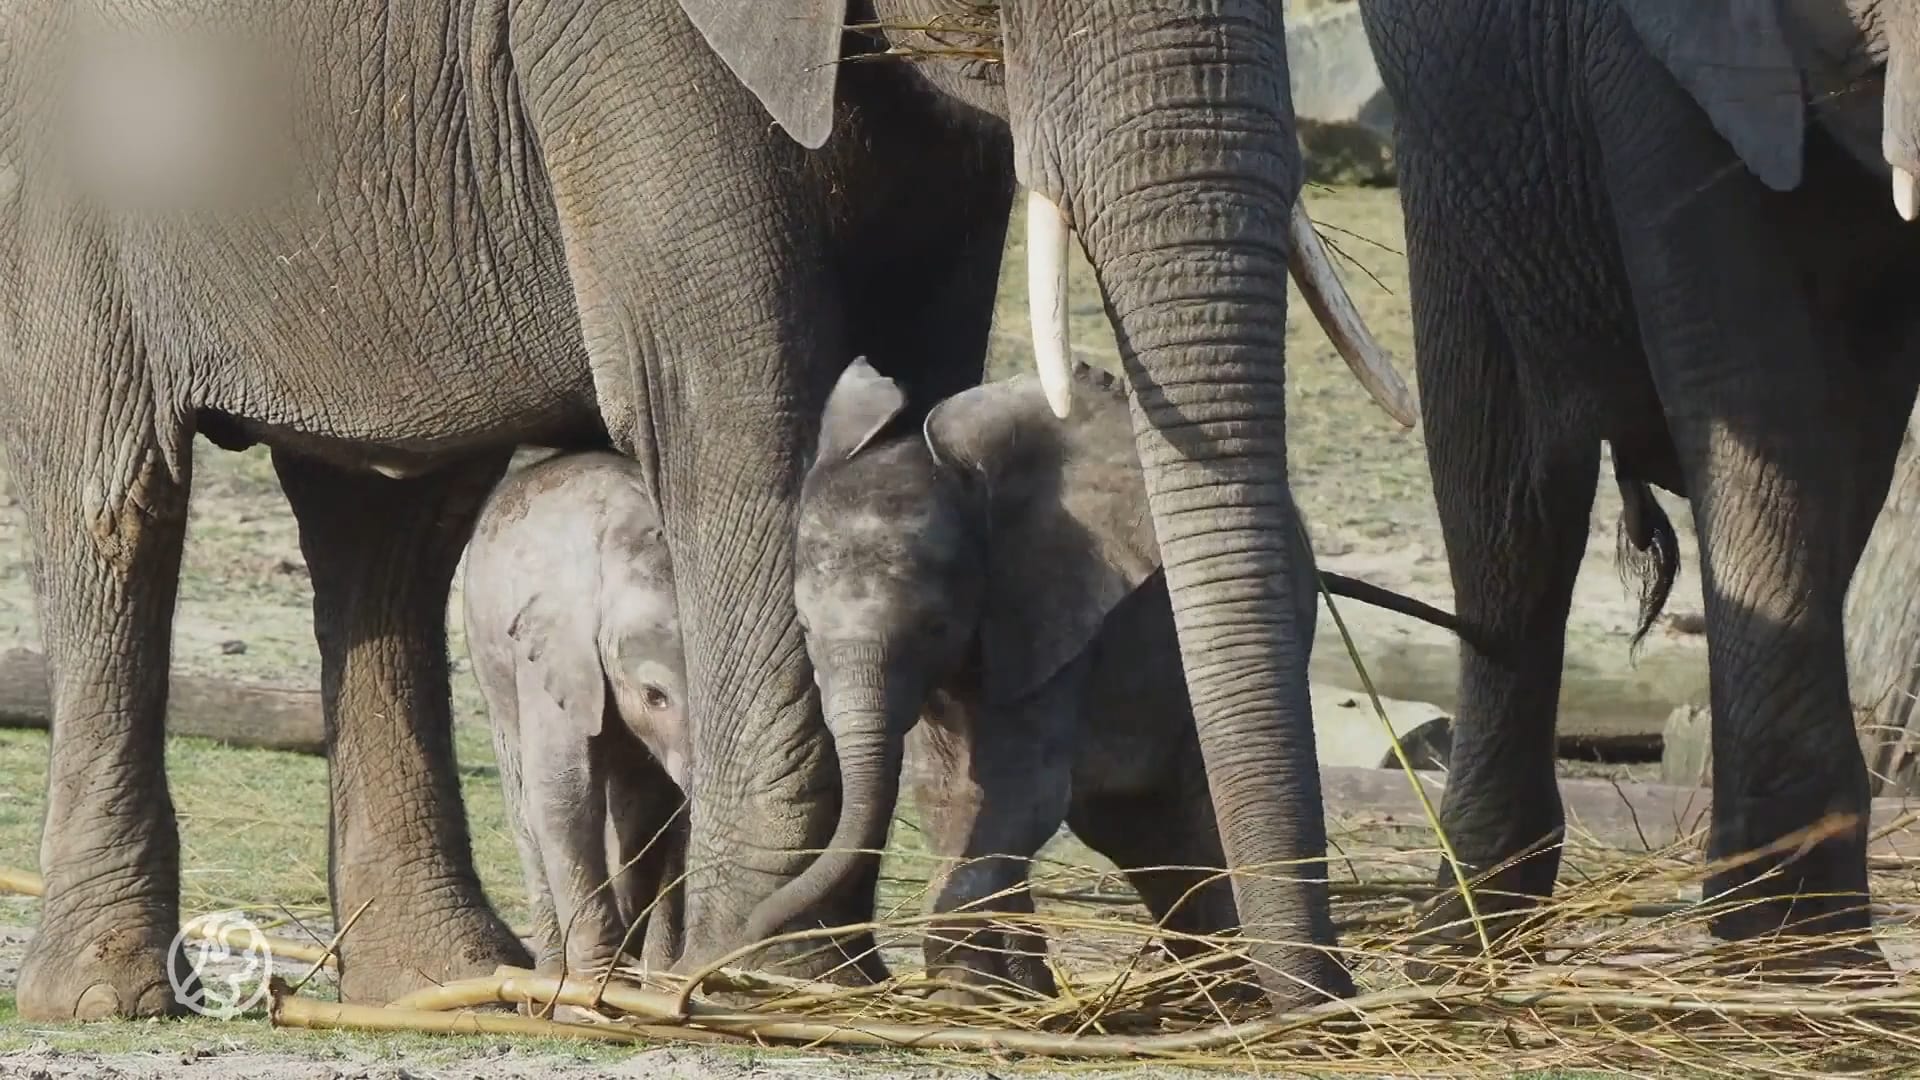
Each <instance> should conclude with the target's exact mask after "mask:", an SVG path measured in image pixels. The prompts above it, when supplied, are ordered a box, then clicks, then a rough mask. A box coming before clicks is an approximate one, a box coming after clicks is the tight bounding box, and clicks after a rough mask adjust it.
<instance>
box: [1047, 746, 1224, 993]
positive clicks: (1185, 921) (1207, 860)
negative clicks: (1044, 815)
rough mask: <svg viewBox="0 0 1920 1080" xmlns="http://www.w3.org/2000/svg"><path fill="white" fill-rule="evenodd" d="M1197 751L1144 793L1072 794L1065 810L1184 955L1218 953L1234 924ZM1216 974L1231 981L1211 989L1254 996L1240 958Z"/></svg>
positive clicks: (1166, 943) (1171, 949)
mask: <svg viewBox="0 0 1920 1080" xmlns="http://www.w3.org/2000/svg"><path fill="white" fill-rule="evenodd" d="M1199 751H1200V747H1199V745H1198V743H1194V744H1193V745H1192V746H1191V747H1190V748H1189V757H1190V758H1191V761H1192V765H1191V767H1190V768H1188V769H1185V770H1182V771H1181V775H1179V776H1178V777H1177V779H1176V782H1175V783H1172V784H1168V785H1166V786H1164V787H1161V788H1157V789H1153V790H1149V791H1142V792H1128V793H1115V794H1101V793H1091V794H1086V795H1078V794H1077V795H1076V796H1075V797H1074V800H1073V807H1072V809H1071V810H1070V811H1069V813H1068V815H1067V824H1068V825H1069V826H1070V827H1071V828H1072V829H1073V832H1074V835H1075V836H1078V837H1079V838H1080V839H1081V841H1083V842H1084V843H1085V844H1086V845H1087V846H1088V847H1090V848H1092V849H1093V850H1095V851H1097V852H1099V853H1100V854H1102V855H1104V856H1106V857H1107V858H1108V859H1111V860H1112V861H1113V864H1114V865H1115V866H1117V867H1119V868H1120V869H1121V870H1122V871H1123V872H1124V873H1125V874H1126V875H1127V880H1128V881H1130V882H1131V883H1132V884H1133V887H1134V890H1135V891H1136V892H1138V893H1139V894H1140V900H1141V902H1142V903H1144V904H1145V905H1146V907H1147V910H1148V911H1149V912H1150V913H1152V915H1153V919H1154V922H1155V924H1156V925H1158V926H1159V927H1160V928H1161V930H1162V931H1163V932H1164V933H1165V935H1166V936H1165V937H1164V938H1163V940H1162V942H1161V944H1162V945H1163V947H1164V948H1165V949H1166V951H1167V952H1168V953H1171V954H1172V955H1173V956H1175V957H1177V958H1179V959H1182V960H1192V959H1196V958H1200V957H1204V956H1206V955H1207V954H1208V953H1211V952H1217V951H1219V950H1220V948H1221V946H1222V945H1224V944H1225V943H1223V942H1221V941H1220V940H1219V939H1220V938H1221V937H1222V936H1224V935H1230V934H1233V933H1234V932H1236V931H1237V930H1238V929H1239V926H1240V919H1239V915H1238V913H1237V911H1236V910H1235V907H1234V902H1233V882H1232V879H1231V878H1229V877H1228V876H1227V870H1226V866H1227V856H1226V852H1225V850H1224V849H1223V848H1222V847H1221V844H1220V829H1219V826H1218V825H1217V824H1216V823H1215V821H1214V816H1213V800H1212V798H1211V797H1210V796H1209V794H1208V791H1207V774H1206V767H1205V765H1204V763H1203V762H1202V761H1201V760H1200V752H1199ZM1209 971H1210V973H1211V971H1212V969H1211V968H1209ZM1220 973H1221V974H1224V975H1226V977H1227V978H1228V979H1229V982H1228V983H1226V984H1225V986H1224V987H1222V988H1218V989H1210V990H1209V993H1210V994H1212V995H1214V996H1216V997H1218V996H1222V994H1224V995H1225V996H1229V997H1234V998H1244V999H1247V1000H1252V999H1253V998H1255V997H1257V996H1258V995H1259V994H1260V984H1259V981H1258V980H1257V979H1255V978H1251V977H1246V976H1251V975H1252V974H1253V972H1252V969H1251V968H1250V967H1248V966H1247V965H1246V964H1245V963H1244V962H1238V961H1236V962H1230V963H1229V964H1228V965H1227V966H1226V967H1225V968H1222V969H1220Z"/></svg>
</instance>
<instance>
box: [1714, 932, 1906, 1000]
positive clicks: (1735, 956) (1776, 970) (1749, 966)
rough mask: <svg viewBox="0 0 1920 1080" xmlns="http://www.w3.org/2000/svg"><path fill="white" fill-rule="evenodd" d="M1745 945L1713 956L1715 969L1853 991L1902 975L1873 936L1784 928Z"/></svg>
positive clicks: (1728, 974)
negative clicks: (1835, 937) (1827, 936)
mask: <svg viewBox="0 0 1920 1080" xmlns="http://www.w3.org/2000/svg"><path fill="white" fill-rule="evenodd" d="M1743 946H1744V947H1742V948H1740V949H1738V950H1737V951H1734V952H1732V953H1730V954H1729V955H1727V956H1726V957H1724V958H1722V959H1720V960H1718V961H1717V962H1715V963H1714V964H1713V965H1712V967H1713V970H1714V972H1715V974H1718V975H1720V976H1722V977H1729V978H1741V977H1745V978H1752V979H1759V980H1761V981H1763V982H1768V983H1777V984H1782V985H1788V986H1809V987H1816V986H1817V987H1821V988H1832V989H1838V990H1850V991H1858V990H1874V989H1881V988H1885V987H1889V986H1893V985H1896V984H1897V983H1898V982H1899V981H1900V976H1899V974H1898V973H1897V972H1895V971H1894V969H1893V965H1892V964H1890V963H1888V961H1887V957H1886V954H1884V953H1882V952H1881V951H1880V947H1879V946H1878V945H1876V944H1875V943H1874V942H1872V941H1871V940H1869V941H1865V942H1855V941H1843V942H1835V941H1823V940H1820V939H1817V938H1815V939H1810V938H1805V937H1800V936H1797V935H1786V934H1781V935H1775V936H1773V937H1769V938H1762V939H1757V940H1752V941H1747V942H1744V943H1743Z"/></svg>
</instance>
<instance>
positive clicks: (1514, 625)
mask: <svg viewBox="0 0 1920 1080" xmlns="http://www.w3.org/2000/svg"><path fill="white" fill-rule="evenodd" d="M1408 198H1409V200H1410V202H1409V212H1408V221H1409V225H1410V229H1411V232H1410V236H1409V248H1410V256H1411V266H1412V273H1413V291H1414V294H1415V295H1416V296H1418V297H1420V298H1421V300H1420V302H1419V303H1417V304H1416V305H1415V306H1414V335H1415V342H1416V349H1415V352H1416V355H1417V356H1418V358H1419V382H1420V397H1421V411H1422V414H1423V416H1424V417H1425V424H1424V428H1425V430H1426V432H1427V464H1428V468H1429V470H1430V471H1431V473H1432V476H1433V489H1434V499H1435V502H1436V504H1437V507H1438V510H1439V514H1440V527H1441V532H1442V535H1443V537H1444V539H1445V542H1446V550H1447V561H1448V564H1449V567H1450V569H1451V572H1452V577H1453V591H1454V603H1455V605H1456V606H1455V610H1456V611H1457V612H1458V614H1459V617H1460V620H1461V622H1462V623H1463V624H1464V625H1466V626H1468V627H1470V628H1472V629H1473V631H1474V637H1473V641H1474V642H1478V643H1480V644H1479V646H1476V645H1475V644H1472V643H1469V642H1468V641H1464V640H1463V641H1462V642H1461V644H1460V691H1459V710H1458V715H1457V716H1456V717H1455V719H1454V727H1453V750H1452V755H1451V761H1450V770H1449V777H1448V782H1447V788H1446V795H1445V799H1444V801H1443V803H1442V806H1441V812H1440V817H1441V824H1442V826H1443V827H1444V828H1445V829H1446V833H1447V836H1448V837H1449V838H1450V839H1451V841H1452V843H1453V846H1454V849H1455V852H1456V853H1457V854H1458V856H1459V857H1460V859H1461V861H1462V862H1463V863H1464V864H1465V865H1464V866H1463V867H1462V869H1463V870H1464V871H1465V872H1466V874H1467V875H1468V876H1469V877H1470V878H1472V877H1476V876H1479V877H1480V878H1481V881H1480V884H1479V885H1477V886H1476V887H1475V890H1474V898H1475V909H1476V910H1477V911H1478V912H1479V914H1481V915H1482V916H1488V915H1497V914H1499V913H1502V912H1512V913H1515V914H1516V915H1517V914H1518V913H1522V912H1525V911H1527V910H1529V909H1531V908H1532V907H1533V906H1534V904H1535V903H1536V902H1537V901H1538V900H1539V899H1540V898H1543V897H1545V896H1548V895H1550V894H1551V893H1552V891H1553V886H1554V879H1555V878H1556V877H1557V876H1558V874H1559V867H1560V849H1559V843H1560V840H1561V838H1562V836H1563V834H1564V828H1565V819H1564V816H1563V810H1562V807H1561V804H1560V791H1559V786H1558V782H1557V779H1556V777H1555V771H1554V765H1555V760H1554V726H1555V722H1556V720H1557V717H1558V710H1559V697H1560V679H1561V669H1562V665H1563V663H1564V660H1565V656H1564V652H1565V644H1566V628H1567V617H1568V613H1569V610H1570V608H1571V605H1572V600H1573V587H1574V582H1575V579H1576V578H1577V576H1578V574H1579V570H1580V563H1581V560H1582V558H1583V556H1584V555H1585V553H1586V547H1587V533H1588V517H1589V515H1590V513H1591V512H1592V506H1593V497H1594V489H1595V486H1596V483H1597V481H1598V477H1599V464H1600V448H1599V439H1598V437H1597V435H1596V436H1587V435H1586V434H1585V433H1582V432H1578V431H1568V430H1565V425H1564V424H1563V423H1558V422H1555V423H1549V422H1547V421H1546V420H1545V418H1543V417H1541V416H1538V415H1535V410H1536V409H1537V408H1538V406H1539V402H1538V400H1537V395H1540V394H1543V393H1550V392H1551V391H1550V390H1548V389H1546V388H1545V387H1544V386H1543V385H1541V384H1542V383H1546V382H1550V378H1547V379H1542V378H1532V379H1529V378H1523V375H1526V374H1529V370H1528V369H1529V368H1530V367H1531V368H1532V369H1533V370H1534V371H1543V370H1544V365H1545V364H1547V363H1548V362H1549V358H1551V362H1552V363H1554V364H1565V363H1566V362H1567V360H1566V357H1565V355H1564V353H1565V351H1566V350H1561V349H1557V348H1555V347H1554V345H1555V344H1556V343H1547V342H1531V341H1521V340H1517V339H1516V338H1514V337H1512V336H1511V335H1510V333H1509V330H1510V324H1509V323H1507V322H1506V321H1504V320H1503V319H1502V318H1501V317H1500V315H1499V313H1498V312H1497V310H1496V308H1495V305H1494V304H1493V302H1492V297H1491V294H1490V293H1489V291H1488V290H1487V288H1486V286H1485V285H1484V284H1483V282H1482V281H1481V279H1480V276H1479V274H1478V273H1477V272H1476V268H1475V267H1474V266H1473V265H1472V262H1471V260H1470V259H1468V258H1465V257H1463V256H1462V254H1461V252H1460V251H1459V250H1457V249H1456V248H1455V247H1454V245H1453V244H1452V243H1451V242H1450V241H1449V240H1448V239H1447V238H1446V237H1434V236H1429V235H1427V234H1428V233H1429V232H1431V231H1433V230H1435V229H1438V228H1441V227H1442V226H1440V225H1438V224H1436V222H1437V221H1440V220H1444V219H1443V218H1441V216H1440V215H1432V214H1428V215H1422V214H1421V213H1420V211H1419V209H1418V208H1416V207H1415V206H1414V205H1413V203H1412V201H1411V200H1413V199H1414V198H1415V194H1413V193H1410V194H1409V195H1408ZM1530 384H1531V385H1530ZM1530 395H1533V396H1530ZM1483 647H1484V648H1487V649H1491V651H1483ZM1437 881H1438V884H1439V885H1440V887H1441V888H1442V889H1444V890H1449V891H1452V890H1455V889H1456V888H1457V883H1456V880H1455V875H1454V871H1453V869H1452V868H1451V867H1448V866H1444V865H1443V866H1441V867H1439V869H1438V871H1437ZM1422 922H1423V926H1424V927H1425V928H1426V931H1427V934H1426V937H1427V940H1428V941H1431V942H1434V943H1448V942H1456V943H1466V942H1471V941H1474V940H1476V938H1477V936H1478V935H1477V933H1476V931H1475V929H1474V927H1473V925H1472V922H1471V919H1470V917H1469V911H1468V909H1467V907H1466V905H1465V904H1464V903H1462V902H1461V900H1460V898H1459V896H1458V893H1457V892H1451V898H1450V899H1448V900H1445V901H1443V902H1441V903H1440V904H1438V905H1436V906H1435V907H1434V908H1433V909H1432V910H1431V911H1429V912H1428V913H1427V915H1426V916H1425V918H1424V919H1423V921H1422ZM1513 925H1516V921H1515V920H1512V919H1503V920H1496V921H1495V922H1494V924H1493V925H1492V926H1490V927H1488V929H1489V930H1490V931H1491V932H1492V934H1493V935H1495V936H1497V935H1498V934H1500V933H1501V932H1503V931H1504V930H1505V929H1508V928H1510V927H1512V926H1513Z"/></svg>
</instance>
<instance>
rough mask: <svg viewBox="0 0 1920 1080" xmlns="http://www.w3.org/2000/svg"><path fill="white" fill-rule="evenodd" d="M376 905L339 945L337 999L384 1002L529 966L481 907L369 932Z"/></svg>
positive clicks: (393, 922)
mask: <svg viewBox="0 0 1920 1080" xmlns="http://www.w3.org/2000/svg"><path fill="white" fill-rule="evenodd" d="M379 907H380V904H379V902H378V901H376V902H375V904H374V906H373V907H372V908H370V909H368V911H367V917H366V918H363V919H361V921H360V922H359V923H358V924H356V925H355V926H354V927H353V929H352V930H351V931H349V932H348V933H347V935H346V937H345V938H344V939H343V940H342V941H341V948H340V999H341V1000H342V1001H352V1002H366V1003H378V1004H385V1003H387V1002H389V1001H393V1000H394V999H396V998H399V997H403V996H405V995H407V994H410V993H412V992H414V991H415V990H421V989H424V988H426V987H429V986H438V985H441V984H444V983H449V982H453V981H456V980H459V979H470V978H477V977H480V976H484V975H491V974H492V973H493V970H494V969H495V968H497V967H499V966H501V965H503V964H504V965H507V966H510V967H519V968H528V967H532V966H533V958H532V957H531V956H530V955H529V954H528V952H527V948H526V946H525V945H524V944H522V943H521V941H520V939H519V938H517V937H514V936H513V932H512V931H511V930H509V929H507V924H506V923H504V922H502V921H501V920H500V917H499V916H497V915H495V914H494V913H493V910H492V909H491V908H488V907H486V906H484V905H479V904H476V905H473V906H470V907H467V908H463V909H459V910H457V911H454V912H450V913H446V914H443V915H440V916H438V917H423V916H415V917H413V918H409V919H399V918H393V919H389V920H386V921H384V922H381V923H378V924H376V925H374V926H373V927H371V928H369V927H368V926H367V923H368V922H370V921H371V917H372V915H373V914H374V912H375V911H377V910H378V909H379ZM347 910H349V911H351V910H353V909H351V908H348V909H347Z"/></svg>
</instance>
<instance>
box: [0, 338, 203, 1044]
mask: <svg viewBox="0 0 1920 1080" xmlns="http://www.w3.org/2000/svg"><path fill="white" fill-rule="evenodd" d="M106 355H107V354H106V353H101V354H99V355H98V356H90V355H89V356H74V357H71V358H66V359H62V360H59V361H51V360H50V361H49V362H50V363H61V364H66V365H68V367H69V368H71V369H72V370H73V371H74V372H76V373H77V372H80V371H82V370H84V369H86V368H87V367H88V366H90V365H92V366H98V367H99V368H100V369H101V370H106V369H107V361H106V359H105V357H106ZM78 378H79V376H78V375H77V374H76V375H74V378H73V379H72V380H65V381H77V380H78ZM127 389H128V388H126V387H117V388H116V393H115V395H114V398H113V400H112V403H111V404H109V399H108V397H107V394H106V392H105V391H104V390H103V391H102V392H101V394H100V397H99V398H98V399H97V400H94V401H89V400H88V399H85V398H75V399H71V400H66V401H61V402H58V403H46V405H45V408H44V410H43V412H42V413H41V414H40V415H36V416H23V417H20V418H18V419H17V420H16V421H15V422H14V423H12V424H10V425H9V427H10V429H11V430H9V431H8V432H7V449H8V456H9V460H10V464H11V465H12V467H13V470H14V483H15V485H16V486H15V490H16V493H17V495H18V497H19V499H20V502H21V505H22V507H23V509H24V510H25V513H26V519H27V525H28V528H29V529H30V530H31V536H32V538H33V554H34V562H33V569H34V595H35V598H36V600H37V603H38V611H39V616H40V628H41V639H42V642H43V645H44V648H45V651H46V659H47V676H48V690H49V692H50V695H51V699H52V704H53V713H52V725H51V727H52V731H51V750H50V755H49V760H48V766H47V794H46V817H45V819H44V821H45V823H44V825H43V828H42V832H41V838H40V872H41V874H42V875H43V876H44V878H45V881H46V892H45V895H44V896H43V897H42V900H41V906H40V922H39V926H38V928H37V929H36V930H35V932H34V935H33V938H32V940H31V941H30V942H29V943H28V946H27V951H26V956H25V958H24V959H23V960H22V962H21V966H20V976H19V983H18V986H17V988H16V991H15V994H16V999H15V1000H16V1002H17V1005H18V1008H19V1012H20V1015H21V1017H22V1018H23V1019H28V1020H35V1021H56V1022H57V1021H67V1020H74V1019H82V1020H94V1019H105V1018H111V1017H135V1016H153V1015H158V1014H163V1013H172V1012H178V1011H180V1010H181V1008H182V1003H181V1002H180V1001H179V1000H178V997H177V995H176V993H175V992H174V990H173V988H172V987H171V986H170V984H169V981H168V973H167V969H166V964H167V963H168V947H169V945H170V944H171V942H172V941H173V939H174V934H175V931H176V929H177V928H178V925H179V902H180V839H179V833H178V830H177V826H176V824H175V821H174V813H173V801H172V798H171V797H170V795H169V793H168V790H167V777H166V767H165V763H164V757H163V755H164V752H165V742H164V733H165V726H164V716H165V712H166V702H167V668H168V662H169V651H170V650H169V646H170V643H171V639H172V634H171V625H172V620H173V610H174V599H175V596H176V593H177V591H178V585H179V576H180V553H181V548H182V543H183V540H184V538H185V535H186V523H187V489H188V486H189V483H190V473H191V463H190V459H189V455H190V453H191V442H190V439H191V435H190V434H189V433H187V432H185V431H181V430H168V429H165V428H163V427H162V426H161V425H162V422H163V421H162V419H161V418H159V417H156V416H153V415H151V414H150V413H149V414H145V415H138V416H134V417H128V416H125V415H122V414H123V413H136V412H139V413H146V412H147V409H146V408H145V407H150V403H149V402H148V401H146V400H144V399H142V398H140V397H139V396H138V395H141V394H145V393H147V392H148V391H147V389H146V388H145V387H143V386H136V387H133V388H132V393H131V395H129V396H128V397H127V398H126V399H125V400H121V399H120V394H121V393H122V392H125V391H126V390H127ZM114 410H119V411H114ZM109 419H110V420H114V421H131V422H130V423H129V424H128V426H127V428H126V429H124V430H123V429H122V428H119V427H114V428H108V427H104V426H102V425H104V424H106V423H107V421H108V420H109ZM182 974H184V973H182Z"/></svg>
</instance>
